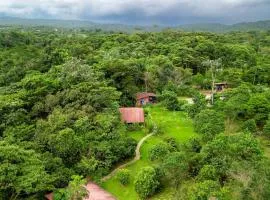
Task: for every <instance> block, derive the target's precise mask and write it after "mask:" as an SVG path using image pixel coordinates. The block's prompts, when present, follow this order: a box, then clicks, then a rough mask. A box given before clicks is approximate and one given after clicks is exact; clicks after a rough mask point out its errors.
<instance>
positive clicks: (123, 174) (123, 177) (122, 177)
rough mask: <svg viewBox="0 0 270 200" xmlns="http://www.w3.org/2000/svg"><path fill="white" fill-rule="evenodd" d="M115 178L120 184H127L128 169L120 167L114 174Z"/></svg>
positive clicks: (128, 178)
mask: <svg viewBox="0 0 270 200" xmlns="http://www.w3.org/2000/svg"><path fill="white" fill-rule="evenodd" d="M116 178H117V180H118V181H119V182H120V183H121V184H122V185H128V184H129V181H130V172H129V170H128V169H120V170H119V171H118V173H117V175H116Z"/></svg>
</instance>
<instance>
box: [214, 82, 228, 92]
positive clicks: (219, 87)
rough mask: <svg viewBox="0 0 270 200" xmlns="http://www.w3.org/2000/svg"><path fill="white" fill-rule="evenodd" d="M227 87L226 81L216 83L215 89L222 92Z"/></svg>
mask: <svg viewBox="0 0 270 200" xmlns="http://www.w3.org/2000/svg"><path fill="white" fill-rule="evenodd" d="M226 88H228V83H226V82H221V83H215V89H216V91H217V92H221V91H223V90H224V89H226Z"/></svg>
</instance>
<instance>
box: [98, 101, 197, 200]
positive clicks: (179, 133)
mask: <svg viewBox="0 0 270 200" xmlns="http://www.w3.org/2000/svg"><path fill="white" fill-rule="evenodd" d="M148 109H149V113H150V115H151V116H152V119H153V121H154V122H155V123H156V124H157V126H158V127H160V128H161V129H162V132H163V133H162V134H160V135H155V136H152V137H150V138H149V139H148V140H146V141H145V143H144V144H143V146H142V148H141V159H140V160H139V161H137V162H136V163H134V164H132V165H130V166H128V167H127V169H129V170H130V172H131V181H130V184H129V185H128V186H122V185H121V184H120V183H119V182H118V181H117V180H116V178H115V177H112V178H111V179H109V180H107V181H106V182H104V183H103V184H102V187H103V188H104V189H106V190H107V191H109V192H110V193H112V194H113V195H114V196H115V197H116V198H117V199H119V200H137V199H139V197H138V195H137V194H136V192H135V190H134V178H135V177H136V175H137V173H138V172H139V171H140V169H141V168H143V167H146V166H151V165H154V163H152V162H151V161H149V159H148V151H149V149H150V148H151V147H152V146H153V145H155V144H157V143H159V142H162V141H163V139H164V138H166V137H173V138H175V139H176V140H177V141H179V142H184V141H186V140H188V139H189V138H190V137H192V136H195V135H196V134H195V132H194V131H193V126H192V120H191V119H189V118H188V117H187V115H186V114H185V113H183V112H170V111H167V110H166V109H165V108H164V107H162V106H160V105H156V106H153V107H149V108H148ZM144 132H145V131H135V132H131V133H130V134H131V137H133V138H135V139H136V140H137V141H138V140H139V139H140V138H141V137H143V136H144V135H145V133H144ZM132 134H134V135H132ZM172 193H173V191H172V190H171V189H170V188H165V189H164V190H162V191H161V192H160V193H159V194H157V195H155V196H154V197H152V198H151V199H171V196H172Z"/></svg>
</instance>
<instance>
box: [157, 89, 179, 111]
mask: <svg viewBox="0 0 270 200" xmlns="http://www.w3.org/2000/svg"><path fill="white" fill-rule="evenodd" d="M161 100H162V103H163V104H164V106H165V107H166V108H167V109H168V110H171V111H173V110H179V109H180V106H179V101H178V98H177V94H176V93H175V92H172V91H168V90H165V91H163V92H162V95H161Z"/></svg>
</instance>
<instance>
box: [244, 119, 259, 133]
mask: <svg viewBox="0 0 270 200" xmlns="http://www.w3.org/2000/svg"><path fill="white" fill-rule="evenodd" d="M241 128H242V131H244V132H250V133H255V132H256V129H257V126H256V122H255V120H254V119H249V120H247V121H245V122H244V123H243V124H242V127H241Z"/></svg>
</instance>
